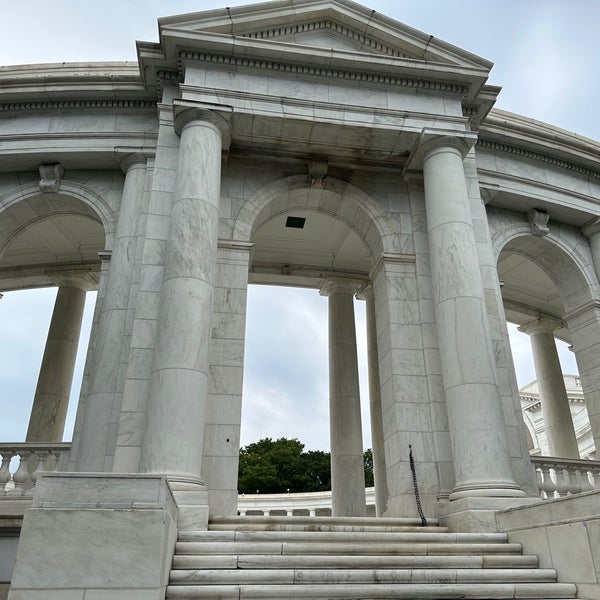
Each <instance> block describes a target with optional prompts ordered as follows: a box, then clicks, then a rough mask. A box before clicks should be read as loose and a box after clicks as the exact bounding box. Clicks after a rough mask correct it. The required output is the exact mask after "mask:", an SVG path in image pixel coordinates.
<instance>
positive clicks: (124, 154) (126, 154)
mask: <svg viewBox="0 0 600 600" xmlns="http://www.w3.org/2000/svg"><path fill="white" fill-rule="evenodd" d="M115 154H116V155H117V159H118V160H119V167H121V171H123V173H125V174H127V171H129V169H132V168H146V164H147V163H148V159H149V158H153V157H154V153H153V152H145V151H143V150H136V149H133V148H115Z"/></svg>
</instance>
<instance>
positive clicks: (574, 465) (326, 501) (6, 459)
mask: <svg viewBox="0 0 600 600" xmlns="http://www.w3.org/2000/svg"><path fill="white" fill-rule="evenodd" d="M70 449H71V444H69V443H61V444H43V443H30V444H26V443H19V444H15V443H0V459H1V462H0V498H2V497H8V498H14V497H24V498H28V497H31V496H32V495H33V488H34V486H35V482H36V480H37V476H38V473H40V472H41V471H57V470H62V468H63V466H65V465H66V461H67V459H68V453H69V451H70ZM531 460H532V462H533V465H534V467H535V470H536V472H537V477H538V486H539V490H540V497H541V498H543V499H549V498H559V497H564V496H570V495H573V494H578V493H580V492H587V491H591V490H594V489H600V461H590V460H576V459H561V458H554V457H551V456H533V457H532V458H531ZM365 498H366V505H367V514H368V515H375V489H374V488H372V487H371V488H366V490H365ZM331 505H332V500H331V492H330V491H327V492H306V493H294V494H292V493H284V494H240V495H239V497H238V512H239V514H240V515H242V516H244V515H262V516H269V515H271V516H286V515H287V516H330V515H331Z"/></svg>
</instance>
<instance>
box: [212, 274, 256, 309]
mask: <svg viewBox="0 0 600 600" xmlns="http://www.w3.org/2000/svg"><path fill="white" fill-rule="evenodd" d="M217 279H218V277H217ZM247 296H248V293H247V291H246V286H244V287H243V288H241V289H236V288H222V287H217V288H215V295H214V306H215V312H218V313H225V314H227V313H233V314H239V315H245V314H246V304H247Z"/></svg>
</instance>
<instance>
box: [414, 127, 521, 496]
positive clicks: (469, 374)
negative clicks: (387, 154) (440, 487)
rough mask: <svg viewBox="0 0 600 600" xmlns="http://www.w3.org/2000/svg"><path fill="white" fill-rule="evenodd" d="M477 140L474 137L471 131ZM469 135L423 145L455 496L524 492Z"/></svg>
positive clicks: (431, 140)
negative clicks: (512, 441) (470, 178)
mask: <svg viewBox="0 0 600 600" xmlns="http://www.w3.org/2000/svg"><path fill="white" fill-rule="evenodd" d="M469 137H470V138H471V139H470V141H471V142H472V141H474V140H473V139H472V137H471V136H469ZM468 150H469V144H468V143H467V141H466V139H465V138H464V137H461V136H458V135H448V136H440V135H438V134H436V133H434V132H432V133H431V134H430V135H424V139H423V144H422V146H421V148H420V149H419V153H420V155H421V157H422V164H423V175H424V184H425V207H426V212H427V231H428V237H429V253H430V258H431V277H432V283H433V293H434V304H435V314H436V322H437V331H438V338H439V345H440V360H441V367H442V379H443V386H444V394H445V397H446V405H447V410H448V421H449V426H450V433H451V440H452V452H453V458H454V470H455V476H456V483H455V487H454V489H453V491H452V493H451V494H450V500H455V499H459V498H463V497H470V496H489V497H511V496H523V495H524V492H523V491H522V490H520V489H519V486H518V485H517V484H516V483H515V481H514V478H513V475H512V470H511V466H510V458H509V457H510V453H509V450H508V441H507V434H506V426H505V422H504V415H503V411H502V403H501V398H500V393H499V390H498V385H497V380H496V372H495V362H494V354H493V348H492V343H491V334H490V328H489V323H488V321H487V309H486V303H485V296H484V288H483V282H482V277H481V271H480V267H479V259H478V253H477V245H476V240H475V233H474V229H473V222H472V216H471V208H470V199H469V194H468V190H467V185H466V179H465V172H464V167H463V158H464V156H466V153H467V152H468Z"/></svg>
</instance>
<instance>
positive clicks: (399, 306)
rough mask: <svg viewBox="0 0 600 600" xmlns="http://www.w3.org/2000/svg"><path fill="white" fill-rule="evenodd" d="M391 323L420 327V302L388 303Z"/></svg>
mask: <svg viewBox="0 0 600 600" xmlns="http://www.w3.org/2000/svg"><path fill="white" fill-rule="evenodd" d="M388 306H389V319H390V322H391V323H401V324H405V325H418V324H419V323H420V318H419V317H420V315H419V302H418V301H416V300H394V299H391V300H390V301H389V303H388Z"/></svg>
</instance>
